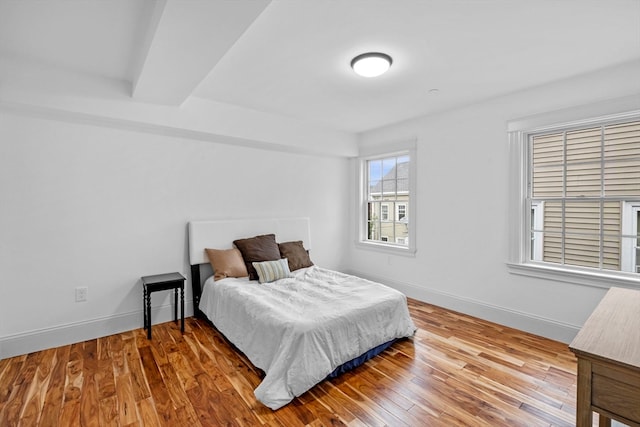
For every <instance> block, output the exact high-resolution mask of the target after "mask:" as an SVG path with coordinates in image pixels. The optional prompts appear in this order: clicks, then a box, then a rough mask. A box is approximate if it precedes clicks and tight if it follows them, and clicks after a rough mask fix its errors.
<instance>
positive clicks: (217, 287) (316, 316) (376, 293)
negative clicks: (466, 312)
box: [200, 266, 416, 409]
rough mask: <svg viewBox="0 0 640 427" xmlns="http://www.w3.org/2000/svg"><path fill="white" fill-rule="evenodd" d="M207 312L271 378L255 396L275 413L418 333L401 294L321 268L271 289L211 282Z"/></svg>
mask: <svg viewBox="0 0 640 427" xmlns="http://www.w3.org/2000/svg"><path fill="white" fill-rule="evenodd" d="M200 309H201V310H202V311H203V312H204V313H205V314H206V315H207V317H208V318H209V319H210V320H211V321H212V323H213V324H214V325H215V326H216V328H217V329H218V330H219V331H220V332H222V333H223V334H224V335H225V337H226V338H227V339H228V340H229V341H231V342H232V343H233V344H234V345H235V346H236V347H237V348H238V349H239V350H240V351H242V352H243V353H244V354H245V355H246V356H247V357H248V358H249V360H250V361H251V362H252V363H253V364H254V365H255V366H256V367H257V368H259V369H261V370H263V371H264V372H265V376H264V378H263V380H262V382H261V383H260V385H259V386H258V387H257V388H256V389H255V391H254V393H255V396H256V398H257V399H258V400H259V401H261V402H262V403H264V404H265V405H266V406H268V407H269V408H271V409H278V408H280V407H282V406H284V405H286V404H287V403H289V402H290V401H291V400H292V399H293V398H294V397H296V396H300V395H301V394H303V393H304V392H306V391H307V390H309V389H310V388H311V387H313V386H314V385H315V384H317V383H319V382H320V381H322V380H323V379H324V378H326V377H327V375H329V374H330V373H331V372H333V371H334V370H335V369H336V368H337V367H338V366H340V365H342V364H343V363H345V362H348V361H351V360H352V359H354V358H356V357H358V356H360V355H362V354H364V353H366V352H367V351H368V350H370V349H372V348H374V347H376V346H379V345H381V344H383V343H386V342H388V341H391V340H394V339H398V338H403V337H409V336H411V335H413V333H414V332H415V329H416V327H415V325H414V324H413V321H412V320H411V317H410V316H409V310H408V308H407V301H406V297H405V295H404V294H402V293H401V292H399V291H397V290H395V289H392V288H390V287H387V286H384V285H382V284H380V283H376V282H372V281H369V280H365V279H362V278H359V277H355V276H350V275H347V274H343V273H340V272H336V271H332V270H327V269H324V268H321V267H318V266H313V267H309V268H303V269H300V270H297V271H295V272H293V273H292V277H290V278H286V279H281V280H278V281H275V282H272V283H264V284H260V283H259V282H258V281H249V280H248V279H247V278H242V279H237V278H226V279H223V280H219V281H216V282H214V281H213V279H212V278H210V279H208V280H207V281H206V282H205V284H204V286H203V292H202V297H201V300H200Z"/></svg>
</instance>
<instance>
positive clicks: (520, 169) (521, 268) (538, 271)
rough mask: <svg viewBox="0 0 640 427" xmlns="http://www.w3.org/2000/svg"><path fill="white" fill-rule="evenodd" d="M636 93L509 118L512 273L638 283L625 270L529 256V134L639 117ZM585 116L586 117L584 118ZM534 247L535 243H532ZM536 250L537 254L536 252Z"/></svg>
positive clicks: (575, 280) (607, 284)
mask: <svg viewBox="0 0 640 427" xmlns="http://www.w3.org/2000/svg"><path fill="white" fill-rule="evenodd" d="M639 117H640V109H638V101H637V97H625V98H619V99H615V100H610V101H607V102H603V103H598V104H591V105H585V106H581V107H576V108H571V109H566V110H560V111H555V112H552V113H546V114H541V115H537V116H532V117H527V118H524V119H518V120H513V121H510V122H508V123H507V130H508V142H509V231H508V236H509V242H508V243H509V244H508V254H507V263H506V264H507V268H508V270H509V272H510V273H512V274H519V275H524V276H530V277H536V278H543V279H549V280H555V281H563V282H569V283H575V284H580V285H585V286H595V287H600V288H609V287H611V286H624V287H631V288H639V289H640V277H639V276H638V275H637V274H635V273H630V272H624V271H620V272H618V271H609V270H593V269H586V268H581V267H573V266H567V265H558V266H555V265H551V264H549V263H539V262H536V261H531V259H532V258H531V223H530V222H531V209H532V206H531V204H529V203H527V202H526V201H527V193H528V192H527V190H528V189H527V184H528V176H527V173H528V168H529V165H528V159H529V153H528V152H527V148H528V144H527V141H528V139H529V135H530V134H533V133H539V132H543V131H553V130H559V129H568V128H572V127H586V126H589V125H595V124H601V123H603V122H615V121H626V120H633V119H638V118H639ZM585 118H586V119H585ZM534 250H535V249H534ZM534 255H535V254H534Z"/></svg>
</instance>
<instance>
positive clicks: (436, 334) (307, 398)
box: [0, 300, 597, 427]
mask: <svg viewBox="0 0 640 427" xmlns="http://www.w3.org/2000/svg"><path fill="white" fill-rule="evenodd" d="M409 309H410V312H411V316H412V317H413V319H414V321H415V323H416V326H418V331H417V332H416V334H415V336H414V337H412V338H410V339H405V340H402V341H400V342H397V343H395V344H394V345H393V346H392V347H391V348H390V349H388V350H386V351H385V352H384V353H382V354H381V355H380V356H377V357H375V358H374V359H372V360H370V361H368V362H367V363H366V364H365V365H363V366H361V367H359V368H357V369H355V370H354V371H351V372H349V373H347V374H344V375H342V376H341V377H339V378H337V379H335V380H331V381H324V382H322V383H320V384H318V385H317V386H315V387H314V388H313V389H311V390H310V391H308V392H307V393H305V394H304V395H302V396H300V397H299V398H297V399H295V400H294V401H293V402H292V403H291V404H289V405H287V406H285V407H283V408H281V409H280V410H278V411H271V410H270V409H268V408H266V407H265V406H263V405H262V404H260V403H259V402H257V401H256V400H255V398H254V396H253V389H254V388H255V387H256V386H257V385H258V384H259V383H260V372H259V371H257V370H256V369H255V368H254V367H253V366H252V365H251V363H250V362H248V360H247V359H246V358H245V357H244V356H243V355H241V354H239V353H238V352H237V351H235V350H234V348H233V347H231V346H230V345H229V344H228V343H227V342H226V341H225V340H224V338H223V337H222V336H221V335H220V334H219V333H218V332H217V331H216V330H215V329H213V328H212V327H211V326H210V325H209V324H207V323H206V322H205V321H202V320H198V319H195V318H188V319H185V320H186V325H185V328H186V329H185V333H184V335H181V334H180V330H179V327H178V325H176V324H174V323H173V322H169V323H163V324H160V325H155V326H153V340H152V341H148V340H147V338H146V335H145V332H144V331H143V330H142V329H137V330H134V331H131V332H126V333H122V334H117V335H112V336H108V337H104V338H99V339H95V340H90V341H85V342H81V343H77V344H73V345H68V346H63V347H59V348H53V349H49V350H44V351H40V352H36V353H31V354H28V355H24V356H18V357H13V358H10V359H3V360H0V426H3V427H9V426H65V427H67V426H172V427H174V426H261V425H266V426H287V427H289V426H313V427H315V426H393V427H396V426H573V425H574V424H575V395H576V375H575V372H576V360H575V358H574V357H573V354H572V353H570V352H569V350H568V348H567V346H566V345H565V344H562V343H559V342H555V341H551V340H548V339H544V338H541V337H538V336H534V335H530V334H527V333H524V332H521V331H518V330H514V329H510V328H507V327H503V326H500V325H496V324H493V323H490V322H486V321H483V320H479V319H476V318H473V317H470V316H466V315H462V314H460V313H455V312H451V311H448V310H444V309H442V308H438V307H435V306H432V305H429V304H425V303H422V302H418V301H415V300H409ZM595 418H596V420H595V421H594V425H597V417H595Z"/></svg>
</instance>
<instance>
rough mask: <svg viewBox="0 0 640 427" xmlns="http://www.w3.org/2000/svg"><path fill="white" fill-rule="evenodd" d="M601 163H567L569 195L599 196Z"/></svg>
mask: <svg viewBox="0 0 640 427" xmlns="http://www.w3.org/2000/svg"><path fill="white" fill-rule="evenodd" d="M601 174H602V167H601V163H600V162H597V163H593V162H591V163H578V164H574V165H567V197H586V196H599V195H600V190H601V188H602V184H601Z"/></svg>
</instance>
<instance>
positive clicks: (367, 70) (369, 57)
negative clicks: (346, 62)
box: [351, 52, 393, 77]
mask: <svg viewBox="0 0 640 427" xmlns="http://www.w3.org/2000/svg"><path fill="white" fill-rule="evenodd" d="M392 63H393V60H392V59H391V57H390V56H389V55H387V54H386V53H380V52H368V53H363V54H362V55H358V56H356V57H355V58H353V59H352V60H351V68H353V71H355V72H356V74H358V75H360V76H363V77H376V76H379V75H381V74H384V73H385V72H386V71H387V70H388V69H389V67H391V64H392Z"/></svg>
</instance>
